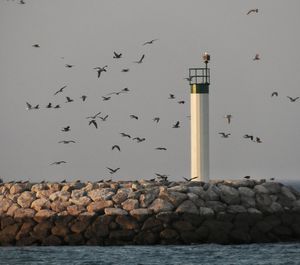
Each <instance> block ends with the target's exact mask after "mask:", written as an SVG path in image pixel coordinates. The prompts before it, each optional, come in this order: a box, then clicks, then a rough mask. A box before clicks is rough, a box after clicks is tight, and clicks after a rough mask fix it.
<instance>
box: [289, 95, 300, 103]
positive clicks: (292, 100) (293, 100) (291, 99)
mask: <svg viewBox="0 0 300 265" xmlns="http://www.w3.org/2000/svg"><path fill="white" fill-rule="evenodd" d="M287 97H288V98H289V100H290V101H291V102H295V101H296V100H297V99H299V97H296V98H292V97H289V96H287Z"/></svg>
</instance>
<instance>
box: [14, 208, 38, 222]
mask: <svg viewBox="0 0 300 265" xmlns="http://www.w3.org/2000/svg"><path fill="white" fill-rule="evenodd" d="M35 213H36V211H35V210H33V209H30V208H18V209H16V210H15V212H14V218H15V219H16V220H17V221H19V222H20V221H22V220H24V219H32V218H33V217H34V215H35Z"/></svg>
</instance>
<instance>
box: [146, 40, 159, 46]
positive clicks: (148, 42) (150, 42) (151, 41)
mask: <svg viewBox="0 0 300 265" xmlns="http://www.w3.org/2000/svg"><path fill="white" fill-rule="evenodd" d="M157 40H158V39H154V40H150V41H146V42H144V43H143V46H144V45H147V44H153V42H155V41H157Z"/></svg>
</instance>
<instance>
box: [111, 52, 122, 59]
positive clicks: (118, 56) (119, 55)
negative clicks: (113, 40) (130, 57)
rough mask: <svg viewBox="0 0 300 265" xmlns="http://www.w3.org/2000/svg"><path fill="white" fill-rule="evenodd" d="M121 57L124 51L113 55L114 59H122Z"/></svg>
mask: <svg viewBox="0 0 300 265" xmlns="http://www.w3.org/2000/svg"><path fill="white" fill-rule="evenodd" d="M121 57H122V53H116V52H114V56H113V58H114V59H120V58H121Z"/></svg>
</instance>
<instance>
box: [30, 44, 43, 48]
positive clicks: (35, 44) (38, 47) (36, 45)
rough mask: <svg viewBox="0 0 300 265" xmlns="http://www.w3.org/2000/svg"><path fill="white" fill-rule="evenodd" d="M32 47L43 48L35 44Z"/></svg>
mask: <svg viewBox="0 0 300 265" xmlns="http://www.w3.org/2000/svg"><path fill="white" fill-rule="evenodd" d="M32 47H34V48H40V47H41V46H40V45H39V44H33V45H32Z"/></svg>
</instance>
